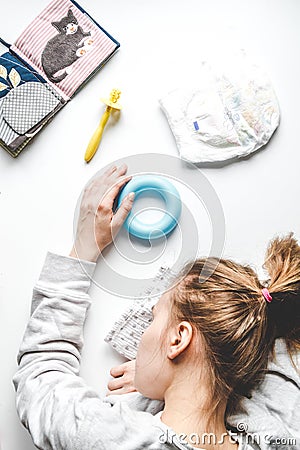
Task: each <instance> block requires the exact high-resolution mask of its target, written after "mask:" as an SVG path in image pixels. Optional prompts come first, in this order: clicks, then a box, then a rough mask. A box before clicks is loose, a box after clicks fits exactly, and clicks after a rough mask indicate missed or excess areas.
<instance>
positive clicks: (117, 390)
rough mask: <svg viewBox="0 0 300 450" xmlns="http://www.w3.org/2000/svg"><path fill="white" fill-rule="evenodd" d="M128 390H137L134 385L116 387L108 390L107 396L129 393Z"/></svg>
mask: <svg viewBox="0 0 300 450" xmlns="http://www.w3.org/2000/svg"><path fill="white" fill-rule="evenodd" d="M128 392H136V389H135V388H134V387H133V386H124V387H121V388H120V389H115V390H113V391H108V392H107V394H106V396H108V395H121V394H127V393H128Z"/></svg>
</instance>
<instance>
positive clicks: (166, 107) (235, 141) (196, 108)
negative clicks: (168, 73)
mask: <svg viewBox="0 0 300 450" xmlns="http://www.w3.org/2000/svg"><path fill="white" fill-rule="evenodd" d="M201 72H202V73H201V74H200V73H199V85H197V86H195V87H189V88H179V89H175V90H172V91H171V92H169V93H168V94H167V95H165V96H163V97H162V98H161V99H160V100H159V102H160V105H161V108H162V110H163V111H164V113H165V114H166V116H167V119H168V122H169V125H170V127H171V129H172V132H173V134H174V137H175V140H176V143H177V147H178V150H179V154H180V156H181V158H182V159H186V160H188V161H191V162H195V163H199V162H214V161H224V160H227V159H231V158H234V157H243V156H246V155H248V154H250V153H252V152H254V151H255V150H257V149H258V148H260V147H262V146H263V145H265V144H266V143H267V142H268V141H269V139H270V137H271V136H272V134H273V133H274V131H275V129H276V128H277V126H278V125H279V117H280V113H279V105H278V101H277V98H276V95H275V93H274V90H273V88H272V85H271V83H270V81H269V79H268V77H267V75H266V74H265V73H264V72H263V70H262V69H260V68H259V67H258V66H257V65H256V64H253V63H252V62H251V61H250V59H249V57H247V56H246V54H245V52H241V53H239V54H236V55H234V56H233V57H232V64H230V65H228V61H227V64H225V65H224V64H222V60H221V58H220V59H219V61H218V62H210V63H207V62H205V63H204V62H203V63H202V69H201Z"/></svg>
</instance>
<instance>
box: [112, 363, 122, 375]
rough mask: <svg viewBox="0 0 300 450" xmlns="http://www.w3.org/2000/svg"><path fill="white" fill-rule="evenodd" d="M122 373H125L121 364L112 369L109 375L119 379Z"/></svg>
mask: <svg viewBox="0 0 300 450" xmlns="http://www.w3.org/2000/svg"><path fill="white" fill-rule="evenodd" d="M124 372H125V371H124V365H123V364H122V365H121V366H115V367H112V368H111V369H110V372H109V373H110V374H111V376H112V377H119V376H121V375H123V374H124Z"/></svg>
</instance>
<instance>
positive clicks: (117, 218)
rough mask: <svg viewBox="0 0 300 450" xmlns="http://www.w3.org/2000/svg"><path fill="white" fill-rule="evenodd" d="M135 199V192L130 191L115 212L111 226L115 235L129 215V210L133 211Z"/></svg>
mask: <svg viewBox="0 0 300 450" xmlns="http://www.w3.org/2000/svg"><path fill="white" fill-rule="evenodd" d="M133 201H134V192H130V193H129V194H128V195H126V197H125V198H124V199H123V200H122V203H121V205H120V206H119V208H118V210H117V212H116V213H115V215H114V216H113V218H112V221H111V228H112V234H113V236H115V235H116V233H118V231H119V229H120V228H121V226H122V225H123V223H124V222H125V220H126V217H127V216H128V214H129V212H130V211H131V208H132V205H133Z"/></svg>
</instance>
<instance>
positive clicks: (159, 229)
mask: <svg viewBox="0 0 300 450" xmlns="http://www.w3.org/2000/svg"><path fill="white" fill-rule="evenodd" d="M153 190H154V191H156V192H157V193H158V194H160V195H161V197H162V198H163V199H164V201H165V205H166V206H165V213H164V215H163V217H162V218H161V219H160V220H158V221H157V222H155V223H150V224H149V223H145V222H143V221H141V220H140V219H139V218H138V215H137V214H136V215H134V214H133V213H132V211H131V212H130V213H129V214H128V216H127V218H126V220H125V222H124V226H125V228H126V229H127V230H128V232H129V233H130V234H131V235H133V236H135V237H138V238H141V239H148V240H149V239H158V238H160V237H162V236H166V235H168V234H169V233H170V232H171V231H172V230H173V229H174V228H175V227H176V225H177V223H178V220H179V218H180V214H181V199H180V195H179V192H178V191H177V189H176V188H175V186H174V185H173V184H172V183H170V181H169V180H167V179H166V178H165V177H163V176H161V175H137V176H134V177H133V178H132V179H131V180H130V181H129V182H128V183H127V184H126V185H125V186H124V188H123V189H122V190H121V192H120V195H119V200H118V207H119V206H120V204H121V202H122V200H123V199H124V197H126V195H128V194H129V192H134V193H135V198H134V199H135V200H136V199H137V198H138V196H139V195H140V194H141V193H143V192H151V191H153Z"/></svg>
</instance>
